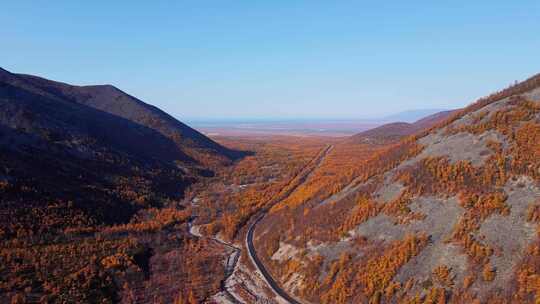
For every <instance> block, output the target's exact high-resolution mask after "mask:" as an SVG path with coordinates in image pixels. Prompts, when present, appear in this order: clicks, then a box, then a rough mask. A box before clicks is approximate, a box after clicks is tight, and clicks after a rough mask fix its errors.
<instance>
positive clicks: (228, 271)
mask: <svg viewBox="0 0 540 304" xmlns="http://www.w3.org/2000/svg"><path fill="white" fill-rule="evenodd" d="M332 148H333V146H332V145H330V146H327V147H326V148H324V149H323V150H322V151H321V152H319V153H318V154H317V156H316V157H315V158H314V159H313V160H311V161H310V162H309V163H308V164H307V165H306V166H305V167H304V168H303V169H302V170H301V171H300V173H298V175H296V176H295V177H294V178H293V179H292V180H291V184H290V185H289V187H288V188H286V189H285V190H284V191H283V192H282V193H280V194H279V195H278V196H277V197H276V198H274V199H273V200H271V201H270V203H269V204H268V206H267V207H266V208H265V209H263V210H262V211H261V212H260V213H259V214H258V215H256V216H257V217H256V218H255V220H254V221H253V222H252V223H251V225H250V226H249V228H248V233H247V235H246V248H248V255H249V257H250V259H251V261H252V262H253V264H254V265H255V267H256V268H257V269H258V270H259V272H260V273H261V274H262V275H263V277H264V280H265V281H266V283H267V284H268V286H269V287H270V288H271V289H272V290H273V291H274V292H275V293H276V294H277V295H279V296H280V297H281V298H283V299H284V300H285V301H287V302H289V303H291V304H302V303H301V302H299V301H298V300H296V299H294V298H293V297H292V296H290V295H289V294H287V292H285V291H284V290H283V289H281V287H279V285H278V284H277V283H276V281H274V279H273V278H272V276H271V275H270V273H268V271H267V270H266V268H265V267H264V265H263V264H262V262H261V261H260V260H259V258H258V256H257V251H256V250H255V246H254V245H253V233H254V231H255V227H256V225H257V224H258V223H259V222H260V221H261V220H262V219H263V218H264V216H265V215H266V213H267V212H268V210H270V208H271V207H272V206H274V205H275V204H277V203H279V202H280V201H282V200H283V199H285V198H287V197H288V196H289V195H290V194H291V193H292V192H293V191H294V190H295V189H296V188H298V186H300V185H301V184H302V183H303V182H304V181H305V180H306V179H307V178H308V177H309V175H310V174H311V173H312V172H313V171H314V170H315V169H316V168H317V167H319V165H320V164H321V163H322V161H323V159H324V157H325V156H326V155H328V153H329V152H330V150H332ZM193 220H194V219H192V220H190V221H189V222H188V226H189V228H188V231H189V233H190V234H191V235H193V236H195V237H199V238H204V237H205V236H203V235H201V234H200V233H199V232H198V231H194V226H193ZM209 239H212V240H214V241H215V242H218V243H220V244H221V245H223V246H226V247H228V248H231V249H232V250H233V253H232V254H231V255H229V258H228V260H227V266H226V268H225V279H224V280H223V281H222V282H221V290H222V291H223V292H224V293H225V295H226V296H227V297H228V298H229V300H231V301H232V302H233V303H235V304H242V301H241V300H240V299H237V298H236V297H235V296H234V295H233V294H232V293H231V292H229V290H228V289H227V286H226V282H227V279H228V278H229V277H230V276H231V275H232V274H233V272H234V269H235V268H236V266H237V265H238V259H239V257H240V251H241V250H240V248H238V247H236V246H234V245H232V244H228V243H225V242H223V241H221V240H220V239H218V238H213V237H210V238H209Z"/></svg>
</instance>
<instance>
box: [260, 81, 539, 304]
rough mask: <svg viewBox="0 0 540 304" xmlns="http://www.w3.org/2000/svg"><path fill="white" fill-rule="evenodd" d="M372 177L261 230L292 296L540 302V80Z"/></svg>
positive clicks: (391, 153)
mask: <svg viewBox="0 0 540 304" xmlns="http://www.w3.org/2000/svg"><path fill="white" fill-rule="evenodd" d="M361 172H362V173H361V174H360V175H358V176H357V177H356V178H355V179H354V180H353V181H352V182H351V183H349V184H342V185H340V186H337V187H333V188H332V190H331V191H330V192H328V193H326V195H325V196H321V194H320V193H318V196H316V197H315V196H314V197H311V198H310V197H307V198H303V199H302V200H301V202H302V203H301V204H290V203H291V202H290V201H287V200H285V201H284V202H283V203H282V204H281V205H277V206H275V207H274V208H273V209H272V211H271V213H270V215H269V216H267V217H266V219H264V221H263V223H261V224H260V225H261V227H260V228H258V230H257V231H256V234H258V235H259V237H258V240H257V239H256V241H255V242H256V246H257V248H258V250H259V251H260V252H261V253H262V255H263V260H264V263H265V264H266V265H268V267H269V268H270V269H271V271H272V274H273V276H274V277H275V278H277V280H278V281H279V282H280V284H281V285H282V287H284V288H285V289H286V290H288V291H289V292H290V293H291V294H295V295H296V296H298V297H299V298H301V299H304V301H305V302H306V303H319V302H321V303H368V302H369V303H395V302H399V303H435V302H437V303H445V302H450V303H509V302H515V303H518V302H519V303H522V302H526V303H536V302H538V301H540V288H539V287H538V286H540V284H539V283H540V281H539V278H540V239H539V238H538V232H537V231H538V229H539V226H538V224H539V223H540V75H537V76H534V77H532V78H530V79H528V80H527V81H524V82H522V83H519V84H517V85H515V86H512V87H510V88H508V89H505V90H503V91H501V92H497V93H495V94H492V95H490V96H488V97H486V98H483V99H481V100H479V101H478V102H476V103H474V104H472V105H471V106H469V107H467V108H465V109H463V110H460V111H458V112H457V113H454V114H453V115H452V117H450V118H449V119H447V120H446V121H444V122H442V123H439V124H438V125H437V126H434V127H432V128H431V129H429V130H427V131H425V132H423V133H422V134H419V135H416V136H414V137H409V138H407V139H404V140H402V141H401V142H399V143H398V144H394V145H392V146H390V147H389V148H388V149H386V150H385V151H383V152H380V153H377V154H376V155H375V156H374V157H373V158H372V159H371V160H370V161H368V162H366V163H365V164H364V165H363V170H361ZM315 176H316V174H315ZM293 195H294V194H293ZM299 195H302V194H301V193H300V194H297V196H299ZM277 223H280V226H279V227H278V226H277V225H276V224H277ZM276 227H277V228H276Z"/></svg>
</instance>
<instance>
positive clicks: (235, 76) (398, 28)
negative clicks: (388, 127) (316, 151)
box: [0, 0, 540, 119]
mask: <svg viewBox="0 0 540 304" xmlns="http://www.w3.org/2000/svg"><path fill="white" fill-rule="evenodd" d="M172 2H173V1H170V2H162V1H21V0H17V1H2V4H1V7H0V58H1V61H0V66H1V67H3V68H6V69H8V70H10V71H12V72H20V73H29V74H35V75H40V76H44V77H47V78H51V79H54V80H59V81H64V82H68V83H74V84H102V83H110V84H113V85H116V86H117V87H119V88H120V89H122V90H124V91H126V92H128V93H130V94H132V95H135V96H137V97H139V98H141V99H142V100H144V101H146V102H149V103H151V104H154V105H157V106H159V107H161V108H162V109H164V110H166V111H167V112H169V113H171V114H173V115H176V116H178V117H180V118H184V119H193V118H310V117H314V118H315V117H316V118H356V117H358V118H361V117H373V116H378V115H384V114H388V113H394V112H399V111H402V110H408V109H422V108H455V107H460V106H463V105H465V104H467V103H469V102H471V101H472V100H474V99H476V98H477V97H480V96H482V95H485V94H487V93H489V92H491V91H493V90H495V89H499V88H501V87H504V86H506V85H508V84H510V83H511V82H513V81H514V80H520V79H524V78H526V77H528V76H530V75H532V74H534V73H538V72H540V1H537V0H531V1H497V0H492V1H444V2H447V4H442V3H441V2H443V1H413V0H411V1H329V0H327V1H315V0H310V1H294V0H288V1H285V0H282V1H280V0H268V1H223V0H219V1H204V0H195V1H175V3H174V4H173V3H172ZM450 3H451V4H450Z"/></svg>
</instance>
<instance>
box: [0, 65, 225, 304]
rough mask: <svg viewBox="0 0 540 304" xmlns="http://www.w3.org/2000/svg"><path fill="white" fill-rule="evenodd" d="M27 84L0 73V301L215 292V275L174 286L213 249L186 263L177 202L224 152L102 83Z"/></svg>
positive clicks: (189, 253) (183, 217)
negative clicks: (130, 288)
mask: <svg viewBox="0 0 540 304" xmlns="http://www.w3.org/2000/svg"><path fill="white" fill-rule="evenodd" d="M37 79H38V78H35V77H29V76H22V77H21V76H19V75H15V74H12V73H9V72H7V71H5V70H1V69H0V261H1V263H0V303H5V302H9V301H10V299H11V301H12V302H14V303H15V302H16V303H23V302H25V301H30V302H37V301H43V302H58V303H62V302H81V303H88V302H96V303H97V302H100V303H101V302H103V303H110V302H116V301H118V299H119V298H120V295H121V293H122V292H127V289H126V288H127V287H126V286H133V288H134V289H135V288H138V289H137V290H140V289H141V288H142V287H139V286H143V282H147V283H148V284H151V285H154V284H155V285H157V286H159V288H158V287H156V288H155V289H154V290H153V291H152V292H151V293H150V292H149V293H143V294H142V295H141V294H138V293H137V292H131V293H130V296H132V297H139V296H140V297H141V298H142V299H146V298H147V297H148V298H149V297H152V296H164V297H165V298H166V299H169V300H171V301H172V299H173V297H174V296H175V295H176V294H177V293H178V291H179V289H178V288H188V287H189V290H191V291H193V290H195V288H200V286H199V285H198V284H202V285H203V286H204V289H201V290H202V292H201V293H200V294H198V295H197V296H199V297H201V298H202V297H204V296H205V295H204V292H211V291H214V292H216V291H217V290H218V287H219V279H220V276H219V275H216V274H213V275H208V274H206V275H205V276H204V279H201V280H199V281H197V282H192V281H189V280H188V281H182V279H180V278H181V277H185V276H186V275H187V274H186V273H191V274H194V273H197V275H201V274H203V273H206V272H207V271H208V269H207V268H206V265H207V266H208V267H210V269H212V271H216V269H220V267H221V266H220V260H219V259H220V255H219V252H218V253H217V254H216V251H212V250H210V249H211V248H212V246H213V245H210V247H207V249H208V251H207V252H206V253H204V254H200V253H198V254H196V255H195V256H194V254H195V253H196V251H194V250H192V247H196V248H200V247H201V246H203V245H204V244H202V243H200V242H199V241H196V240H189V242H188V241H187V239H189V236H187V233H186V232H185V231H186V229H187V228H186V227H187V222H188V220H189V217H190V213H189V211H187V210H184V207H183V206H182V204H181V200H182V198H183V196H184V192H185V189H186V188H187V187H188V186H189V185H191V184H193V183H194V182H195V181H196V180H200V179H201V178H202V176H201V175H203V174H207V173H208V169H207V168H208V167H207V166H216V165H218V164H223V163H227V162H230V160H231V159H232V158H231V154H230V153H233V152H232V151H229V150H227V149H225V148H223V147H221V146H220V145H218V144H216V143H214V142H213V141H211V140H209V139H207V138H205V137H203V136H202V135H200V134H199V133H197V132H195V131H193V130H191V129H190V128H188V127H186V126H184V125H183V124H181V123H180V122H176V121H175V120H173V119H172V118H171V117H170V116H168V115H166V114H165V113H163V112H161V111H159V110H157V109H155V108H153V107H151V106H148V105H146V104H144V103H142V102H140V101H138V100H136V99H133V98H131V97H129V96H127V95H125V94H124V93H122V92H120V91H118V90H117V89H114V88H112V87H101V88H98V89H96V88H94V87H91V88H87V87H72V86H68V85H64V84H62V85H58V86H57V88H62V90H65V91H63V92H59V91H57V90H54V89H52V87H54V85H53V84H55V83H53V82H50V81H48V80H43V79H39V85H37V83H38V80H37ZM51 83H52V84H51ZM48 84H51V85H50V86H48ZM83 92H84V93H83ZM107 92H110V94H109V93H107ZM69 94H73V95H76V97H70V96H69ZM85 94H86V95H85ZM82 96H85V97H82ZM84 98H88V99H87V101H88V102H87V103H84V102H83V101H84V100H86V99H84ZM79 101H80V102H79ZM115 102H116V103H115ZM96 105H99V106H103V107H109V108H108V110H107V111H103V110H101V109H99V107H98V106H96ZM124 110H125V111H126V112H123V111H124ZM115 114H120V115H115ZM222 152H223V153H224V154H221V153H222ZM214 247H215V246H214ZM212 255H215V258H214V259H213V260H210V261H209V260H204V262H200V263H199V262H197V261H199V260H200V259H204V257H205V256H212ZM171 259H173V260H175V259H176V260H179V259H187V260H189V261H192V262H193V263H194V264H193V265H187V264H185V263H184V264H182V263H179V264H174V267H173V266H171V267H173V268H165V267H161V265H162V264H163V261H169V260H171ZM201 261H202V260H201ZM151 267H153V268H152V270H150V268H151ZM126 273H127V274H126ZM160 275H161V277H159V276H160ZM156 276H157V277H158V279H155V277H156ZM164 277H166V278H168V279H167V280H170V281H175V282H178V281H181V282H182V283H175V284H172V283H167V282H168V281H165V280H164V279H163V278H164ZM194 286H195V287H194ZM197 286H199V287H197ZM122 290H124V291H122ZM180 291H182V290H180ZM192 296H194V295H192Z"/></svg>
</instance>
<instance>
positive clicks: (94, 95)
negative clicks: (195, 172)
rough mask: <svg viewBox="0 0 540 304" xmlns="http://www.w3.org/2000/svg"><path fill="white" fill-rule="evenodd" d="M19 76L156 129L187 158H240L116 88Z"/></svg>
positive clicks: (61, 95)
mask: <svg viewBox="0 0 540 304" xmlns="http://www.w3.org/2000/svg"><path fill="white" fill-rule="evenodd" d="M16 76H17V77H18V78H19V79H21V80H23V81H25V82H27V83H28V84H30V85H32V86H34V87H36V88H39V89H41V90H42V91H44V92H47V93H49V94H51V95H54V96H57V97H59V98H61V99H64V100H69V101H73V102H77V103H80V104H83V105H86V106H88V107H92V108H95V109H98V110H101V111H103V112H107V113H110V114H113V115H116V116H119V117H123V118H125V119H128V120H130V121H132V122H135V123H137V124H140V125H143V126H146V127H148V128H150V129H153V130H155V131H157V132H159V133H161V134H162V135H163V136H165V137H167V138H169V139H171V140H172V141H173V142H174V143H175V144H176V145H177V147H178V149H180V150H181V151H182V152H183V153H184V154H186V155H188V156H189V157H191V158H192V159H194V160H196V161H198V162H202V163H203V164H214V165H215V164H220V163H228V162H230V160H232V159H234V158H236V157H238V156H239V154H238V153H237V152H235V151H231V150H229V149H227V148H225V147H223V146H221V145H219V144H217V143H215V142H214V141H212V140H211V139H209V138H208V137H206V136H204V135H202V134H201V133H199V132H198V131H196V130H194V129H192V128H190V127H188V126H187V125H185V124H183V123H181V122H180V121H178V120H177V119H175V118H173V117H172V116H170V115H169V114H167V113H165V112H163V111H161V110H160V109H158V108H156V107H154V106H152V105H149V104H146V103H144V102H143V101H141V100H139V99H137V98H135V97H133V96H130V95H128V94H126V93H124V92H122V91H121V90H119V89H117V88H116V87H114V86H111V85H95V86H73V85H69V84H65V83H61V82H56V81H50V80H47V79H44V78H41V77H37V76H31V75H22V74H18V75H16ZM185 160H188V158H186V159H185Z"/></svg>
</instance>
